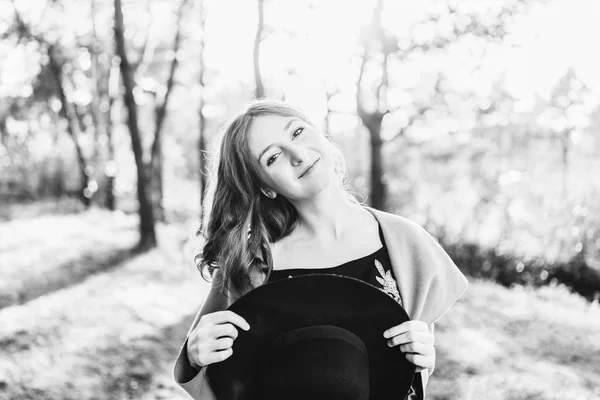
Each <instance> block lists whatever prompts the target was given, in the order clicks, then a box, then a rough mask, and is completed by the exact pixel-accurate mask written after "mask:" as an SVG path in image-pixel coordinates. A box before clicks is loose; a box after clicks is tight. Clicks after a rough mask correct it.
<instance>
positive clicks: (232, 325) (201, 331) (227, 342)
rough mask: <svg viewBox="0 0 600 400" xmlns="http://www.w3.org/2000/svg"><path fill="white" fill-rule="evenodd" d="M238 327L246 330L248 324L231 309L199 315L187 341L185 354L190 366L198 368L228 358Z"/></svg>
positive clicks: (248, 327) (248, 326)
mask: <svg viewBox="0 0 600 400" xmlns="http://www.w3.org/2000/svg"><path fill="white" fill-rule="evenodd" d="M236 327H237V328H236ZM238 328H241V329H243V330H245V331H247V330H248V329H250V325H248V322H246V320H245V319H244V318H242V317H241V316H239V315H238V314H236V313H234V312H233V311H229V310H225V311H217V312H214V313H210V314H206V315H203V316H202V317H200V321H198V325H196V327H195V328H194V329H193V330H192V332H191V333H190V335H189V337H188V342H187V356H188V359H189V361H190V364H191V365H192V367H194V368H195V369H200V368H202V367H205V366H207V365H210V364H213V363H216V362H220V361H223V360H226V359H227V358H229V357H230V356H231V355H232V354H233V349H232V346H233V341H234V340H235V339H236V338H237V336H238Z"/></svg>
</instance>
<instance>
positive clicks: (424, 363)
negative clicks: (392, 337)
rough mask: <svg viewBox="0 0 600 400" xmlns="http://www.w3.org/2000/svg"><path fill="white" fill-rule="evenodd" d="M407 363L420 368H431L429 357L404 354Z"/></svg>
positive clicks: (431, 361)
mask: <svg viewBox="0 0 600 400" xmlns="http://www.w3.org/2000/svg"><path fill="white" fill-rule="evenodd" d="M404 356H405V357H406V359H407V360H408V361H410V362H411V363H413V364H415V365H416V366H417V367H421V368H431V367H432V365H431V364H432V363H433V360H432V358H431V357H427V356H422V355H420V354H413V353H406V354H405V355H404Z"/></svg>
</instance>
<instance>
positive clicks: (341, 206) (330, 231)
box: [292, 182, 362, 243]
mask: <svg viewBox="0 0 600 400" xmlns="http://www.w3.org/2000/svg"><path fill="white" fill-rule="evenodd" d="M292 204H293V205H294V207H295V208H296V211H297V212H298V225H297V226H296V228H295V230H297V233H298V234H299V235H300V236H302V237H303V236H309V237H311V238H313V239H316V240H318V241H319V242H321V243H331V242H334V241H336V240H338V239H340V238H341V237H342V236H343V232H344V230H345V227H346V226H347V221H348V216H349V215H350V214H352V213H356V212H357V211H358V212H360V211H362V206H360V205H359V204H356V203H353V202H352V201H351V200H349V199H348V198H347V194H346V192H345V191H344V190H343V188H342V187H341V184H339V183H337V182H336V183H332V184H331V185H329V186H328V187H327V188H326V189H325V190H323V191H322V192H320V193H319V194H318V195H316V196H314V197H311V198H310V199H304V200H301V201H293V202H292Z"/></svg>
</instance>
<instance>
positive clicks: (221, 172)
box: [194, 100, 357, 296]
mask: <svg viewBox="0 0 600 400" xmlns="http://www.w3.org/2000/svg"><path fill="white" fill-rule="evenodd" d="M263 115H278V116H283V117H296V118H300V119H301V120H302V121H304V122H305V123H307V124H310V125H312V126H313V127H314V126H315V125H314V124H313V123H312V122H311V121H310V120H309V118H308V117H307V116H306V115H305V114H304V113H303V112H302V111H301V110H299V109H297V108H296V107H293V106H291V105H289V104H287V103H283V102H279V101H272V100H256V101H253V102H250V103H249V104H248V106H247V107H246V108H245V110H244V111H242V112H241V113H240V114H238V115H237V116H236V117H235V118H233V119H232V120H231V121H230V122H229V123H228V124H227V125H226V127H225V129H224V130H222V131H221V132H220V133H219V134H218V135H217V137H216V142H215V145H214V147H213V148H214V149H217V150H216V151H213V154H212V157H211V158H212V159H211V163H210V167H209V177H210V178H209V182H208V185H207V188H206V191H205V196H204V201H203V204H202V215H201V228H200V229H199V234H201V236H202V237H203V239H204V245H203V249H202V252H201V253H200V254H198V255H196V257H195V258H194V261H195V263H196V266H197V267H198V269H199V270H200V272H201V274H202V276H203V277H204V279H206V280H208V278H207V274H208V276H210V277H213V273H214V271H215V270H216V269H219V270H220V272H221V278H222V281H221V282H220V284H221V289H222V292H223V293H224V294H225V295H226V296H228V295H229V293H234V294H236V295H237V296H240V295H242V294H244V293H246V292H248V291H249V290H251V289H253V288H254V287H256V285H257V283H259V282H256V281H255V280H254V279H252V276H254V274H255V273H258V274H259V276H260V274H262V275H263V276H264V277H265V279H268V278H269V276H270V273H271V271H272V269H273V259H272V255H271V244H272V243H275V242H277V241H278V240H280V239H282V238H284V237H285V236H287V235H289V234H290V233H291V232H292V231H293V230H294V227H295V226H296V224H297V220H298V214H297V212H296V209H295V208H294V207H293V205H292V204H291V203H290V202H289V201H288V200H287V199H286V198H285V197H283V196H281V195H280V196H277V197H275V198H274V199H271V198H268V197H266V196H264V195H263V194H262V193H261V190H260V189H261V187H264V186H265V185H264V182H262V180H261V178H260V175H259V172H258V170H257V166H256V165H255V164H254V163H253V162H252V159H251V156H250V149H249V145H248V132H249V131H250V128H251V126H252V122H253V121H254V119H255V118H257V117H259V116H263ZM325 136H326V137H327V138H328V139H329V142H330V144H331V146H330V149H331V154H332V155H333V159H334V165H335V171H336V175H337V177H338V178H339V184H340V186H341V188H342V189H343V190H344V191H345V192H346V194H347V197H348V198H349V199H350V200H351V201H354V202H357V200H356V199H355V198H354V197H353V196H352V195H351V194H350V193H349V192H348V184H347V171H346V165H345V162H344V157H343V155H342V152H341V150H340V148H339V147H338V146H337V145H336V144H335V143H334V142H333V141H332V140H331V137H329V136H328V135H325Z"/></svg>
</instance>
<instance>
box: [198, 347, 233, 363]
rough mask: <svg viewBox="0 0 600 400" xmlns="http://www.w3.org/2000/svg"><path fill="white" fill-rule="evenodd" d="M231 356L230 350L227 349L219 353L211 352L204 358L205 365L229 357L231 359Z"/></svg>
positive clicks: (231, 350)
mask: <svg viewBox="0 0 600 400" xmlns="http://www.w3.org/2000/svg"><path fill="white" fill-rule="evenodd" d="M232 354H233V349H232V348H229V349H226V350H220V351H213V352H211V353H209V354H208V355H207V356H206V363H205V365H209V364H214V363H217V362H221V361H224V360H226V359H228V358H229V357H231V355H232Z"/></svg>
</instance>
